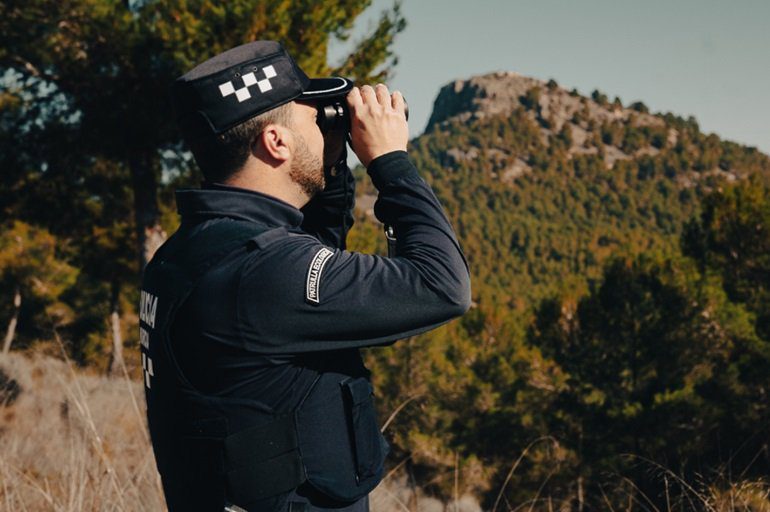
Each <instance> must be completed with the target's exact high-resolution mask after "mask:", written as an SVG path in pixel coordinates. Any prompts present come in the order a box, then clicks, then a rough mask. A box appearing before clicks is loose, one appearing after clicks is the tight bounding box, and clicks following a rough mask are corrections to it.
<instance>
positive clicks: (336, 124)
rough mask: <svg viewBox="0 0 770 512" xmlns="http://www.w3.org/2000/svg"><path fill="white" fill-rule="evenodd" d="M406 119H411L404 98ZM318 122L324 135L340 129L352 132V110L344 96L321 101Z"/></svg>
mask: <svg viewBox="0 0 770 512" xmlns="http://www.w3.org/2000/svg"><path fill="white" fill-rule="evenodd" d="M404 107H405V109H404V110H405V112H404V113H405V114H406V119H407V120H408V119H409V105H407V104H406V100H404ZM317 108H318V118H317V120H316V122H317V123H318V127H319V128H320V129H321V133H323V134H324V135H325V134H327V133H329V132H330V131H334V130H339V131H344V132H345V133H349V132H350V110H349V109H348V104H347V102H346V101H345V99H344V98H342V99H334V100H332V101H329V102H323V103H319V104H318V106H317Z"/></svg>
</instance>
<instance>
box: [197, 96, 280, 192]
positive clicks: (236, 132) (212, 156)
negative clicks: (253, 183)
mask: <svg viewBox="0 0 770 512" xmlns="http://www.w3.org/2000/svg"><path fill="white" fill-rule="evenodd" d="M291 121H292V113H291V102H289V103H284V104H283V105H280V106H278V107H276V108H274V109H271V110H268V111H267V112H263V113H262V114H259V115H258V116H255V117H252V118H251V119H247V120H246V121H244V122H242V123H241V124H238V125H235V126H233V127H232V128H230V129H229V130H227V131H225V132H222V133H221V134H219V135H213V134H210V133H209V134H205V135H199V136H195V135H191V134H187V135H186V137H185V141H186V142H187V145H188V147H189V148H190V151H192V154H193V156H194V157H195V161H196V162H197V163H198V167H200V169H201V172H202V173H203V177H204V178H205V179H206V181H209V182H219V183H221V182H224V181H227V179H228V178H230V177H232V176H233V175H235V174H237V173H238V171H239V170H240V169H241V168H242V167H243V165H244V164H245V163H246V160H247V159H248V157H249V153H250V152H251V147H252V144H253V142H254V139H255V138H256V137H257V135H259V134H260V133H262V131H263V130H264V129H265V128H266V127H267V125H269V124H280V125H283V126H291Z"/></svg>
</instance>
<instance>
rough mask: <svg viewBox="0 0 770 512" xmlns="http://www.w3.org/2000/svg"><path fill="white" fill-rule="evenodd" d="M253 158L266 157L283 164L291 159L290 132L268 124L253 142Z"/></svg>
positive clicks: (277, 125)
mask: <svg viewBox="0 0 770 512" xmlns="http://www.w3.org/2000/svg"><path fill="white" fill-rule="evenodd" d="M254 143H255V144H254V148H253V151H254V154H255V156H260V155H261V156H262V157H266V158H268V159H270V160H275V161H277V162H285V161H286V160H288V159H289V158H290V157H291V150H290V149H289V148H290V147H291V146H292V144H293V140H292V133H291V130H289V129H287V128H286V127H285V126H281V125H279V124H269V125H267V126H266V127H265V129H264V130H263V131H262V133H260V134H259V135H257V138H256V139H255V140H254Z"/></svg>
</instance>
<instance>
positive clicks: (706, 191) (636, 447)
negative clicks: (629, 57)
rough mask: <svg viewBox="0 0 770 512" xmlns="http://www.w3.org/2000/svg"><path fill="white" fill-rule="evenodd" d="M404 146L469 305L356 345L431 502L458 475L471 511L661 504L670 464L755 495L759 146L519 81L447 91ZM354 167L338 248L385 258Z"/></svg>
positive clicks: (763, 200) (769, 170) (762, 216)
mask: <svg viewBox="0 0 770 512" xmlns="http://www.w3.org/2000/svg"><path fill="white" fill-rule="evenodd" d="M409 153H410V158H411V159H412V160H413V161H414V163H415V164H416V166H417V168H418V170H419V171H420V173H421V175H422V176H423V177H424V178H425V179H426V181H428V182H429V183H430V184H431V186H432V187H433V189H434V190H435V191H436V193H437V195H438V196H439V199H440V200H441V202H442V204H443V205H444V206H445V208H446V211H447V213H448V215H449V216H450V217H451V220H452V223H453V226H454V227H455V229H456V230H457V232H458V236H459V239H460V243H461V244H462V246H463V249H464V251H465V254H466V256H467V259H468V262H469V265H470V268H471V273H472V290H473V299H474V304H473V306H472V308H471V310H470V311H469V312H468V313H466V315H464V316H463V317H462V318H461V319H459V320H458V321H455V322H451V323H449V324H448V325H446V326H444V327H442V328H440V329H436V330H434V331H431V332H429V333H426V334H423V335H420V336H418V337H415V338H410V339H407V340H402V341H399V342H398V343H396V344H394V345H393V346H392V347H387V348H385V349H380V348H376V349H372V350H369V351H367V353H366V362H367V366H368V367H370V368H371V369H372V376H373V379H374V381H375V388H376V389H377V390H378V404H379V405H378V408H379V410H380V411H381V412H382V413H384V414H385V417H388V415H390V414H398V418H397V420H395V421H393V422H392V423H391V424H390V426H389V427H388V431H387V435H388V438H389V440H390V441H391V446H392V449H393V452H392V460H393V461H400V462H399V465H400V464H402V463H403V464H406V468H407V471H408V473H409V475H410V478H413V479H414V481H416V482H418V483H420V485H424V486H426V487H427V489H428V490H429V491H430V492H431V493H435V494H436V495H440V496H444V497H447V496H451V495H452V493H454V492H456V491H455V488H454V487H453V485H452V483H453V482H454V486H457V485H458V482H460V483H461V484H460V485H461V486H462V489H465V490H467V491H468V492H470V493H472V494H475V495H477V496H481V497H482V498H483V500H482V501H483V506H484V507H485V508H486V509H494V508H496V506H497V505H499V504H500V503H498V501H499V500H500V497H501V496H503V494H504V495H505V497H506V499H507V500H508V503H514V504H515V503H529V501H528V500H537V497H538V496H540V497H541V498H542V497H545V496H547V497H548V504H547V506H546V502H545V501H543V502H542V504H541V505H542V506H541V507H538V508H536V509H538V510H552V509H553V508H552V507H551V501H550V500H551V499H553V500H554V504H558V503H560V504H561V505H558V507H557V508H559V509H560V510H568V509H569V510H581V509H596V510H603V509H605V508H617V509H620V508H629V510H630V509H631V508H630V507H629V506H627V504H628V503H631V501H634V500H636V501H638V502H642V501H644V502H645V503H646V502H650V503H655V505H653V508H659V509H662V510H663V509H665V510H668V509H670V507H669V508H665V507H666V506H667V505H666V503H667V502H666V499H668V496H669V491H670V488H669V481H668V480H666V479H665V478H664V477H663V476H662V475H663V473H664V471H670V472H671V474H672V475H674V474H676V475H679V477H682V478H681V479H680V480H678V481H680V482H692V483H693V484H695V482H698V483H697V485H696V486H702V487H704V488H705V487H706V486H709V487H708V488H709V489H710V490H714V492H716V493H717V494H718V496H717V497H714V498H713V499H714V500H717V499H719V500H723V499H728V498H725V497H729V499H734V498H735V499H736V500H737V499H738V498H737V497H736V496H737V494H734V493H735V492H737V491H736V489H737V487H730V486H731V485H733V484H732V483H731V482H723V481H722V482H720V481H719V475H725V474H731V473H730V472H731V471H734V472H735V473H736V474H737V473H741V474H742V475H744V478H746V479H748V480H747V482H748V483H746V484H745V486H748V487H746V488H749V487H750V486H751V485H754V484H752V483H750V482H751V481H753V480H751V479H757V478H761V476H762V475H766V474H767V468H768V467H770V457H767V456H766V454H767V450H766V448H763V447H762V446H765V445H763V444H762V443H765V442H766V441H763V440H766V439H767V437H766V428H767V425H768V424H770V407H767V406H765V405H757V404H766V403H767V401H766V399H765V398H763V397H766V396H767V390H768V389H770V380H768V378H767V377H766V374H767V372H766V371H765V370H763V369H766V367H767V361H768V357H769V356H768V354H770V340H769V339H768V333H770V309H768V308H767V306H766V305H767V304H769V303H770V290H768V287H767V284H766V283H767V282H768V280H767V276H770V258H768V257H767V254H768V251H767V248H768V247H770V237H769V236H768V234H770V206H768V205H770V201H768V199H769V198H770V158H768V156H767V155H764V154H762V153H760V152H759V151H757V150H756V149H755V148H751V147H745V146H742V145H740V144H736V143H734V142H730V141H724V140H722V139H720V138H719V137H718V136H716V135H714V134H705V133H702V132H701V131H700V128H699V126H698V123H697V122H696V121H695V119H693V118H692V117H688V118H683V117H681V116H678V115H674V114H670V113H666V114H661V113H651V112H650V111H649V109H648V108H647V107H646V106H645V105H644V104H643V103H641V102H635V103H632V104H630V105H623V104H622V103H621V102H620V100H617V99H616V100H614V101H610V100H609V99H608V98H607V96H606V95H605V94H603V93H601V92H599V91H594V92H593V93H592V94H591V95H590V97H586V96H581V95H580V94H578V93H577V91H574V90H572V91H568V90H565V89H563V88H561V87H559V85H558V84H557V83H556V82H555V81H553V80H551V81H547V82H546V81H543V80H537V79H534V78H528V77H524V76H521V75H518V74H515V73H494V74H489V75H484V76H477V77H473V78H470V79H467V80H459V81H456V82H453V83H450V84H447V85H446V86H444V87H443V88H441V90H440V91H439V93H438V96H437V98H436V100H435V104H434V108H433V113H432V115H431V118H430V121H429V123H428V127H427V129H426V131H425V133H423V134H422V135H420V136H419V137H416V138H415V139H413V140H412V141H411V148H410V151H409ZM358 176H359V178H360V181H359V185H360V188H359V197H358V199H359V200H358V203H357V204H358V205H359V210H358V212H357V225H356V228H354V229H353V231H352V232H351V238H350V240H349V247H350V248H351V249H353V250H363V251H367V252H371V251H373V250H376V251H377V252H379V253H380V254H382V253H384V243H383V237H382V234H381V231H380V229H379V227H378V225H377V223H376V222H374V221H373V219H372V216H371V206H372V202H373V199H374V190H373V188H372V186H371V184H370V183H369V182H368V180H367V179H366V178H365V177H364V173H363V170H361V169H359V171H358ZM393 411H395V412H393ZM763 436H764V437H763ZM763 454H764V455H763ZM525 456H526V457H525ZM635 457H638V458H635ZM520 458H522V459H524V460H526V461H527V462H526V463H522V466H524V465H525V464H526V467H518V468H517V465H518V461H519V460H521V459H520ZM512 461H517V462H516V464H515V465H514V466H513V468H515V469H516V471H515V473H514V471H513V469H511V464H512ZM644 461H647V462H644ZM725 468H731V469H725ZM706 474H708V475H714V476H713V477H709V479H708V481H705V480H704V481H702V480H701V476H702V475H706ZM452 475H453V476H454V478H451V476H452ZM629 482H632V484H629ZM693 484H690V483H687V484H686V485H689V486H690V488H692V485H693ZM684 485H685V484H683V487H681V488H679V489H676V490H675V492H676V493H677V495H678V497H677V498H676V499H677V500H680V501H678V502H679V503H684V501H681V500H685V499H687V500H689V499H691V496H689V495H687V493H688V492H689V491H688V490H686V489H684ZM735 486H744V483H740V484H735ZM503 490H505V493H503V492H502V491H503ZM533 496H535V498H533ZM700 499H701V501H702V502H703V503H704V504H705V505H704V506H703V507H702V508H709V507H710V506H711V505H709V504H708V503H706V501H708V500H710V499H712V498H708V500H706V501H703V500H704V499H705V498H702V497H701V498H700ZM763 499H764V498H763ZM738 501H740V500H738ZM532 503H533V504H534V503H535V501H532ZM699 503H700V502H699ZM709 503H710V502H709ZM763 503H764V502H763ZM763 506H764V505H763ZM644 508H645V507H644V506H642V507H641V509H644ZM695 508H697V507H695V506H694V509H695ZM715 509H717V508H715Z"/></svg>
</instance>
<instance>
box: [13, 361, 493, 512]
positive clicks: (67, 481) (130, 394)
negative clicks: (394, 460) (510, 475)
mask: <svg viewBox="0 0 770 512" xmlns="http://www.w3.org/2000/svg"><path fill="white" fill-rule="evenodd" d="M3 390H4V391H3ZM143 393H144V392H143V389H142V386H141V383H140V382H138V381H133V380H131V379H129V378H108V377H104V376H98V375H91V374H87V373H84V372H82V371H80V370H78V369H76V368H74V367H73V365H72V364H71V363H70V362H68V361H62V360H59V359H57V358H55V357H51V356H50V355H43V354H21V353H13V352H11V353H10V354H8V355H6V356H0V404H2V405H0V511H9V512H10V511H48V510H51V511H57V512H85V511H126V512H129V511H130V512H134V511H145V510H146V511H159V510H165V505H164V501H163V495H162V490H161V487H160V478H159V476H158V473H157V471H156V469H155V460H154V458H153V454H152V450H151V449H150V443H149V438H148V434H147V429H146V424H145V417H144V394H143ZM371 509H372V511H373V512H390V511H417V510H419V511H421V512H443V511H445V510H451V511H452V512H454V511H455V510H456V511H457V512H477V511H479V510H480V509H479V507H478V505H477V504H476V501H475V500H473V499H472V498H470V497H468V496H466V497H462V498H461V499H460V500H459V501H458V503H457V506H456V507H455V506H454V504H449V505H447V504H444V503H442V502H440V501H438V500H436V499H434V498H430V497H427V496H423V495H422V493H420V492H419V491H415V490H413V489H410V488H409V487H408V486H407V485H406V484H405V480H404V479H399V478H398V477H397V476H395V475H389V476H388V477H387V478H386V480H385V481H384V482H383V483H382V484H381V485H380V486H379V487H378V488H377V489H376V490H375V491H374V492H373V493H372V495H371Z"/></svg>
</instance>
